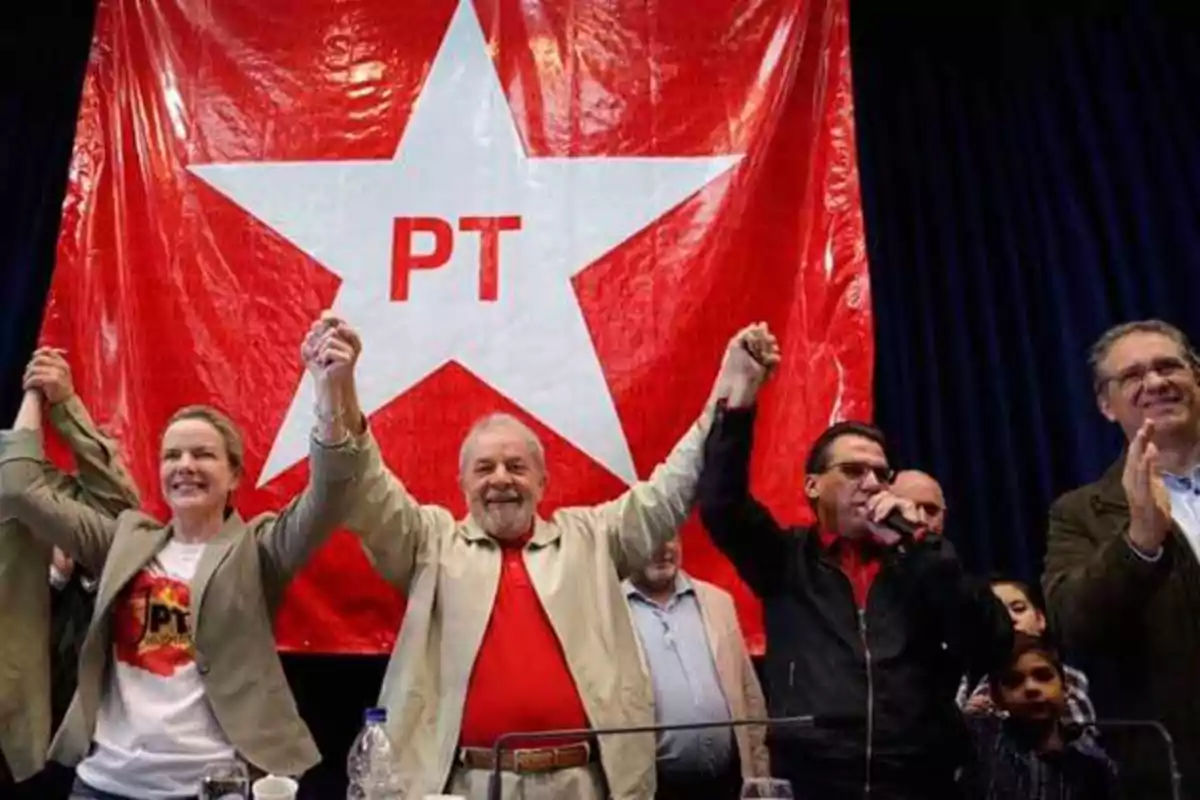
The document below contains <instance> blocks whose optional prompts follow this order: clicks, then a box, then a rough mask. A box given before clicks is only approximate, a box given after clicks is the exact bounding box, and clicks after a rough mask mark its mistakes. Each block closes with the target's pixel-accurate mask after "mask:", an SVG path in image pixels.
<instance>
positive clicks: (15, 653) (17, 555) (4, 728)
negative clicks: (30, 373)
mask: <svg viewBox="0 0 1200 800" xmlns="http://www.w3.org/2000/svg"><path fill="white" fill-rule="evenodd" d="M50 422H51V424H53V425H54V427H55V429H56V430H57V431H58V432H59V433H60V434H61V435H62V437H63V439H64V440H65V441H66V443H67V444H68V445H69V446H70V448H71V451H72V452H73V453H74V454H75V462H76V468H77V470H78V472H77V473H76V474H74V475H68V474H66V473H63V472H60V471H59V470H58V469H56V468H55V467H54V466H53V465H52V464H50V463H49V462H45V463H43V464H41V465H40V468H41V470H42V475H43V479H44V480H45V482H46V485H47V486H48V487H50V488H51V489H52V490H53V491H55V492H57V493H59V494H61V495H63V496H64V497H70V498H71V499H73V500H76V501H78V502H80V503H82V504H84V505H86V506H89V507H91V508H93V509H95V510H96V511H99V512H101V513H104V514H108V515H110V516H113V517H115V516H116V515H117V514H119V513H121V512H122V511H124V510H125V509H128V508H136V507H137V505H138V497H137V491H136V490H135V489H134V487H133V483H132V481H130V479H129V476H128V475H127V474H126V473H125V471H124V470H123V469H122V468H121V466H120V464H119V463H118V459H117V454H116V450H115V448H114V447H113V445H112V443H111V442H110V441H109V440H107V439H105V438H104V437H103V436H101V435H100V433H99V431H97V430H96V426H95V424H94V423H93V422H92V419H91V417H90V416H89V415H88V412H87V409H86V408H85V407H84V405H83V403H81V402H80V401H79V400H78V399H77V398H75V397H72V398H71V399H70V400H66V401H64V402H62V403H58V404H55V405H53V406H51V407H50ZM6 452H7V442H4V441H0V458H2V457H4V455H5V453H6ZM50 551H51V546H50V545H49V544H48V543H46V542H44V541H41V540H39V539H37V538H35V537H34V536H33V535H32V534H31V533H30V531H29V530H28V529H27V528H26V527H25V526H24V525H22V524H21V523H20V522H19V521H18V520H16V519H15V518H13V517H11V516H10V515H8V514H0V752H3V754H4V758H5V760H6V761H7V762H8V767H9V769H10V770H11V771H12V773H13V777H14V778H15V779H16V780H18V781H22V780H25V779H26V778H28V777H30V776H31V775H33V774H34V773H36V772H37V771H38V770H40V769H41V768H42V765H43V764H44V763H45V761H46V747H47V745H49V743H50V646H51V645H50V642H49V640H48V637H49V635H50V589H49V584H48V582H47V576H48V574H49V568H50Z"/></svg>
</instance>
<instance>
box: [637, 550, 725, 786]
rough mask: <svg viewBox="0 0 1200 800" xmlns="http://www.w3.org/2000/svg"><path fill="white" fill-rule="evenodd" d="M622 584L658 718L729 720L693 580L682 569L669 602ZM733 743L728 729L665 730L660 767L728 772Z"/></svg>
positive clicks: (681, 772)
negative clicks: (642, 655)
mask: <svg viewBox="0 0 1200 800" xmlns="http://www.w3.org/2000/svg"><path fill="white" fill-rule="evenodd" d="M623 586H624V589H625V596H626V597H627V598H628V600H629V608H630V611H631V613H632V616H633V621H634V625H635V627H636V628H637V632H638V636H639V637H640V638H641V640H642V649H643V651H644V652H645V654H646V661H647V663H648V664H649V667H650V677H651V680H652V683H653V685H654V706H655V712H656V718H657V721H658V723H659V724H661V725H677V724H682V723H689V722H720V721H725V720H728V719H730V718H731V717H730V713H729V704H728V702H727V701H726V699H725V693H724V692H723V691H722V690H721V681H720V678H719V677H718V675H717V666H716V664H715V663H714V662H713V657H712V648H711V647H710V646H709V642H708V634H707V632H706V631H705V628H704V618H703V616H702V615H701V613H700V603H699V602H698V601H697V599H696V591H695V589H694V588H693V587H692V582H691V581H690V580H688V578H687V576H686V575H684V574H683V573H682V572H680V573H679V574H678V575H677V576H676V578H675V594H674V595H672V596H671V598H670V599H669V600H668V601H667V602H666V604H664V605H659V604H658V603H656V602H654V601H653V600H651V599H650V598H649V597H647V596H646V595H644V594H643V593H642V592H641V591H639V590H638V588H637V587H636V586H634V585H633V584H632V583H631V582H630V581H628V580H627V581H625V582H624V584H623ZM733 742H734V740H733V732H732V731H731V729H729V728H709V729H703V730H693V731H666V732H664V733H662V734H661V735H660V736H659V737H658V771H659V772H660V773H661V774H669V775H687V776H690V777H694V776H697V775H712V776H714V777H715V776H719V775H724V774H725V773H726V771H727V770H728V769H729V766H730V763H731V760H732V759H733V754H734V749H733V748H734V743H733Z"/></svg>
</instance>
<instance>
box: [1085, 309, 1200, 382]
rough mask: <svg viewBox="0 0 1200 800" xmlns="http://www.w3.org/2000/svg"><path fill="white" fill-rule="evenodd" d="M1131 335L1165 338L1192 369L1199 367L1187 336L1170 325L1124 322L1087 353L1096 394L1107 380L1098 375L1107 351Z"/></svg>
mask: <svg viewBox="0 0 1200 800" xmlns="http://www.w3.org/2000/svg"><path fill="white" fill-rule="evenodd" d="M1131 333H1157V334H1158V335H1159V336H1165V337H1166V338H1168V339H1170V340H1171V341H1173V342H1175V344H1177V345H1179V349H1180V350H1182V351H1183V357H1184V359H1185V360H1186V361H1187V362H1188V364H1189V365H1190V366H1191V367H1192V369H1196V368H1197V367H1198V366H1200V356H1197V355H1196V350H1195V348H1193V347H1192V343H1191V341H1190V340H1188V337H1187V334H1185V333H1184V332H1183V331H1181V330H1180V329H1179V328H1176V327H1175V326H1174V325H1172V324H1171V323H1169V322H1163V321H1162V320H1161V319H1142V320H1136V321H1134V322H1124V323H1122V324H1120V325H1115V326H1113V327H1111V328H1109V329H1108V330H1106V331H1105V332H1104V334H1103V335H1102V336H1101V337H1100V338H1099V339H1097V340H1096V343H1095V344H1093V345H1092V348H1091V350H1089V351H1088V364H1089V365H1090V366H1091V368H1092V386H1093V387H1094V388H1095V390H1096V393H1097V394H1099V393H1100V391H1101V390H1102V389H1103V388H1104V383H1105V381H1106V380H1108V376H1106V375H1102V374H1101V373H1100V364H1101V363H1103V361H1104V359H1106V358H1108V354H1109V351H1111V350H1112V349H1113V345H1115V344H1116V343H1117V342H1119V341H1120V340H1122V339H1124V338H1125V337H1126V336H1128V335H1130V334H1131Z"/></svg>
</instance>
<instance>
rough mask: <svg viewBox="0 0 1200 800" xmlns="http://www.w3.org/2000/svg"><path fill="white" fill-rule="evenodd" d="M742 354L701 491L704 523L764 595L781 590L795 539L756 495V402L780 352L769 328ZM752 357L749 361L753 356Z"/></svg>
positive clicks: (735, 358)
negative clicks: (753, 492) (753, 481)
mask: <svg viewBox="0 0 1200 800" xmlns="http://www.w3.org/2000/svg"><path fill="white" fill-rule="evenodd" d="M748 339H749V341H748V342H746V344H745V345H744V346H743V345H742V343H741V342H739V343H738V349H739V350H743V352H742V353H739V352H736V351H733V350H732V346H731V352H730V354H729V355H728V356H727V359H728V361H729V362H732V364H731V366H732V368H731V369H730V370H729V371H728V377H727V381H726V384H725V385H724V386H723V387H721V389H719V394H721V395H722V399H723V400H724V408H722V409H720V410H719V411H718V412H717V418H716V421H715V422H714V424H713V428H712V431H711V432H710V433H709V435H708V440H707V441H706V442H705V450H704V471H703V473H702V474H701V476H700V483H699V489H698V496H699V504H700V519H701V520H702V521H703V522H704V527H705V528H707V529H708V532H709V535H710V536H712V539H713V543H714V544H716V545H717V548H718V549H720V551H721V552H722V553H724V554H725V557H726V558H728V559H729V560H730V561H731V562H732V563H733V565H734V567H735V568H736V569H737V571H738V574H739V575H741V577H742V580H743V581H745V582H746V584H747V585H748V586H749V587H750V588H751V590H752V591H754V592H755V594H757V595H758V596H759V597H763V596H765V595H767V594H770V593H771V592H773V591H775V590H776V588H777V587H778V586H779V585H780V583H781V581H782V578H783V570H784V565H785V564H786V556H787V551H788V547H789V540H788V538H787V535H786V534H785V533H784V531H783V530H782V529H781V528H780V526H779V524H778V523H777V522H776V521H775V519H774V517H772V516H771V512H769V511H768V510H767V509H766V508H765V507H764V506H763V505H762V504H761V503H759V502H758V501H757V500H755V499H754V498H753V497H752V496H751V494H750V453H751V451H752V450H753V449H754V419H755V408H754V405H755V402H756V401H757V399H758V391H759V389H760V388H761V387H762V385H763V383H764V381H766V379H767V377H768V375H769V373H770V370H771V368H772V367H773V366H774V365H775V364H776V363H777V362H778V361H779V348H778V345H777V344H776V343H775V341H774V338H773V337H771V336H770V334H769V333H767V332H766V331H765V329H762V330H760V331H759V332H757V333H752V334H750V335H749V336H748ZM746 354H748V355H749V357H747V355H746Z"/></svg>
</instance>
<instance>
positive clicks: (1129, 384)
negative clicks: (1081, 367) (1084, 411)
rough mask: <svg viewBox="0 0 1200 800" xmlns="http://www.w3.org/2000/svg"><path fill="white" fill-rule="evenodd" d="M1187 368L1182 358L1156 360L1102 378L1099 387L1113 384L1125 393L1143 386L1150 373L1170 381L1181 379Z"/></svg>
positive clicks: (1186, 363)
mask: <svg viewBox="0 0 1200 800" xmlns="http://www.w3.org/2000/svg"><path fill="white" fill-rule="evenodd" d="M1188 368H1189V365H1188V362H1186V361H1184V360H1183V359H1182V358H1156V359H1154V360H1153V361H1151V362H1150V363H1149V364H1134V365H1133V366H1131V367H1127V368H1125V369H1123V370H1121V371H1120V372H1118V373H1117V374H1116V375H1110V376H1108V377H1107V378H1102V379H1101V380H1100V387H1101V388H1103V387H1104V385H1105V384H1107V383H1115V384H1117V388H1118V389H1120V390H1121V391H1123V392H1127V391H1131V390H1133V389H1135V388H1137V387H1139V386H1141V385H1142V384H1144V383H1145V382H1146V378H1148V377H1150V373H1152V372H1153V373H1156V374H1157V375H1158V377H1160V378H1162V379H1163V380H1172V379H1174V378H1179V377H1181V376H1182V375H1183V374H1184V373H1185V372H1187V370H1188Z"/></svg>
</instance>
